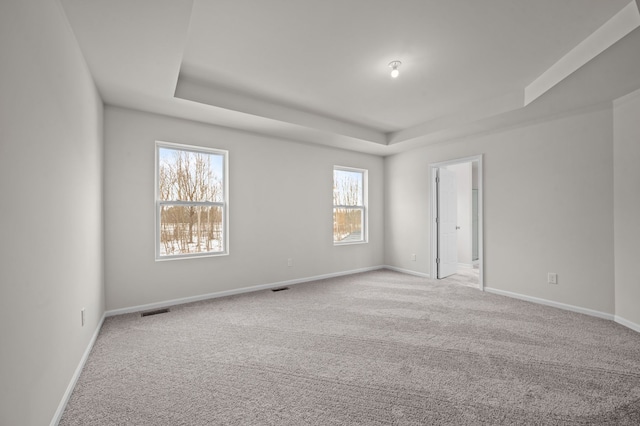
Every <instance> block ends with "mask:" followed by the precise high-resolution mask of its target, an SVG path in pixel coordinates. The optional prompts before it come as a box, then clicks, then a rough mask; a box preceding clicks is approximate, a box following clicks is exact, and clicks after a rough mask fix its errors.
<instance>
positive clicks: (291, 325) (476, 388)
mask: <svg viewBox="0 0 640 426" xmlns="http://www.w3.org/2000/svg"><path fill="white" fill-rule="evenodd" d="M60 424H61V425H217V424H220V425H306V424H311V425H350V424H354V425H355V424H362V425H381V424H393V425H424V424H447V425H464V424H487V425H489V424H490V425H493V424H534V425H536V424H537V425H543V424H545V425H546V424H567V425H569V424H580V425H583V424H584V425H586V424H593V425H602V424H627V425H638V424H640V334H638V333H636V332H634V331H632V330H629V329H627V328H625V327H622V326H620V325H618V324H616V323H614V322H611V321H606V320H602V319H598V318H593V317H589V316H585V315H581V314H576V313H572V312H567V311H562V310H558V309H555V308H550V307H546V306H540V305H535V304H532V303H528V302H523V301H519V300H515V299H510V298H506V297H502V296H498V295H493V294H487V293H482V292H480V291H478V290H477V289H474V288H471V287H469V286H464V285H458V284H455V283H451V282H447V281H446V280H442V281H433V280H429V279H424V278H419V277H414V276H409V275H404V274H400V273H397V272H392V271H387V270H380V271H375V272H369V273H363V274H357V275H352V276H346V277H341V278H334V279H329V280H324V281H317V282H313V283H306V284H299V285H295V286H291V287H290V289H289V290H286V291H280V292H272V291H261V292H256V293H251V294H245V295H239V296H232V297H227V298H222V299H215V300H210V301H206V302H199V303H193V304H188V305H181V306H176V307H172V308H171V312H169V313H165V314H161V315H156V316H150V317H144V318H142V317H140V315H139V314H138V315H134V314H131V315H122V316H118V317H111V318H107V319H106V321H105V323H104V325H103V328H102V331H101V333H100V335H99V337H98V339H97V341H96V344H95V346H94V349H93V351H92V353H91V355H90V357H89V359H88V361H87V364H86V366H85V369H84V371H83V373H82V375H81V377H80V379H79V381H78V384H77V386H76V389H75V391H74V392H73V395H72V396H71V399H70V401H69V404H68V406H67V409H66V411H65V413H64V415H63V418H62V421H61V423H60Z"/></svg>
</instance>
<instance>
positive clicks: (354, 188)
mask: <svg viewBox="0 0 640 426" xmlns="http://www.w3.org/2000/svg"><path fill="white" fill-rule="evenodd" d="M365 176H366V170H357V169H347V168H340V167H334V170H333V242H334V243H355V242H365V241H366V240H365V232H364V231H365V228H364V227H365V203H364V201H365V197H364V195H365V192H364V191H365V188H364V185H365V180H366V179H365Z"/></svg>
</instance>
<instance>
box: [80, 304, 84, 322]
mask: <svg viewBox="0 0 640 426" xmlns="http://www.w3.org/2000/svg"><path fill="white" fill-rule="evenodd" d="M80 325H81V326H82V327H84V308H82V309H80Z"/></svg>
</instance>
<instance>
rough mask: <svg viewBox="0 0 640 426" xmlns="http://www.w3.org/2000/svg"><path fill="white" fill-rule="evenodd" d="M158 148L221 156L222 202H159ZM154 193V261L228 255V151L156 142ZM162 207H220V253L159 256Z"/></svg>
mask: <svg viewBox="0 0 640 426" xmlns="http://www.w3.org/2000/svg"><path fill="white" fill-rule="evenodd" d="M160 148H168V149H174V150H180V151H189V152H197V153H202V154H214V155H222V156H223V161H222V169H223V170H222V178H223V180H224V181H223V185H222V187H223V192H224V193H223V197H222V199H223V201H221V202H215V201H161V200H160V186H159V173H160V168H159V167H158V166H159V163H160ZM154 185H155V189H154V193H155V197H154V198H155V259H156V261H165V260H177V259H193V258H200V257H218V256H226V255H228V254H229V151H227V150H223V149H216V148H207V147H202V146H195V145H184V144H178V143H172V142H162V141H156V143H155V179H154ZM163 205H172V206H192V205H194V206H208V207H215V206H218V207H221V208H222V230H223V231H222V232H223V236H222V245H223V249H222V251H216V252H206V253H185V254H174V255H164V256H160V244H161V241H160V211H161V208H162V206H163Z"/></svg>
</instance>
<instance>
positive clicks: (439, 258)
mask: <svg viewBox="0 0 640 426" xmlns="http://www.w3.org/2000/svg"><path fill="white" fill-rule="evenodd" d="M429 178H430V181H431V196H430V201H431V203H430V204H431V236H430V239H431V271H432V273H431V276H432V278H434V279H446V280H448V281H452V282H458V283H461V284H465V285H473V286H474V287H478V288H479V289H480V290H484V262H483V247H484V245H483V220H482V213H483V209H482V201H483V173H482V155H477V156H473V157H465V158H459V159H455V160H450V161H444V162H439V163H432V164H429Z"/></svg>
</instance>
